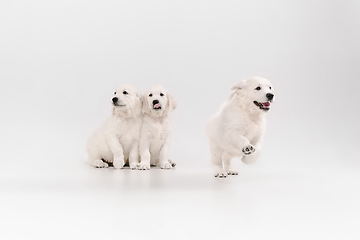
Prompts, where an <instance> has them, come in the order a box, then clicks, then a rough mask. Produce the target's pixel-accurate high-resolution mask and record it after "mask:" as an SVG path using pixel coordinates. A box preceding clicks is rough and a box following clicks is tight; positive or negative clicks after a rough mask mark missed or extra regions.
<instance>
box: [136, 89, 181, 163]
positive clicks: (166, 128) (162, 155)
mask: <svg viewBox="0 0 360 240" xmlns="http://www.w3.org/2000/svg"><path fill="white" fill-rule="evenodd" d="M154 101H155V103H154ZM157 101H158V103H157ZM159 106H160V107H161V108H159ZM176 107H177V103H176V102H175V100H174V98H173V97H172V95H171V94H170V93H169V92H168V91H167V90H166V89H165V88H163V87H162V86H159V85H155V86H152V87H151V88H149V89H148V90H147V91H146V92H145V94H144V103H143V111H144V117H143V123H142V127H141V134H140V145H139V150H140V157H141V162H140V165H139V167H138V169H139V170H149V169H150V165H156V166H159V167H160V168H162V169H170V168H172V166H175V164H174V163H173V162H172V161H170V160H169V159H168V154H169V150H170V144H171V138H172V123H171V118H170V117H169V115H168V113H169V111H170V112H172V111H174V110H175V109H176ZM156 108H158V109H156Z"/></svg>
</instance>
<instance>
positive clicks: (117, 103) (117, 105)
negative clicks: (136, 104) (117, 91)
mask: <svg viewBox="0 0 360 240" xmlns="http://www.w3.org/2000/svg"><path fill="white" fill-rule="evenodd" d="M111 100H112V102H113V105H114V106H115V107H124V106H125V105H124V104H121V102H120V103H119V99H118V98H117V97H113V98H112V99H111Z"/></svg>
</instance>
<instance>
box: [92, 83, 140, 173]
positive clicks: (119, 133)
mask: <svg viewBox="0 0 360 240" xmlns="http://www.w3.org/2000/svg"><path fill="white" fill-rule="evenodd" d="M112 105H113V107H112V116H111V117H109V118H108V119H107V120H106V122H105V123H104V124H103V125H102V126H101V127H100V128H99V129H98V130H97V131H96V132H95V133H94V134H93V135H92V136H91V137H90V138H89V140H88V144H87V151H88V155H89V163H90V164H91V165H93V166H94V167H98V168H103V167H108V166H109V164H112V165H113V166H114V168H122V167H123V166H124V165H125V163H129V165H130V168H131V169H136V166H137V164H138V163H139V150H138V146H139V138H140V127H141V122H142V115H143V114H142V96H141V93H140V92H138V91H137V90H136V89H135V88H134V87H133V86H131V85H121V86H120V87H118V88H117V89H116V92H115V93H114V97H113V98H112Z"/></svg>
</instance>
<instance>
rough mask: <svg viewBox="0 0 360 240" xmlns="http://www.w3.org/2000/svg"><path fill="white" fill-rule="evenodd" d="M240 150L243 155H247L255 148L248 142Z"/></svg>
mask: <svg viewBox="0 0 360 240" xmlns="http://www.w3.org/2000/svg"><path fill="white" fill-rule="evenodd" d="M242 152H243V153H244V154H245V155H249V154H252V153H253V152H255V148H254V146H253V145H251V144H249V145H247V146H245V147H244V148H243V149H242Z"/></svg>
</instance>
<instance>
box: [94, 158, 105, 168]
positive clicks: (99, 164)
mask: <svg viewBox="0 0 360 240" xmlns="http://www.w3.org/2000/svg"><path fill="white" fill-rule="evenodd" d="M89 163H90V164H91V166H93V167H96V168H107V167H109V164H107V163H106V162H104V161H103V160H101V159H89Z"/></svg>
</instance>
